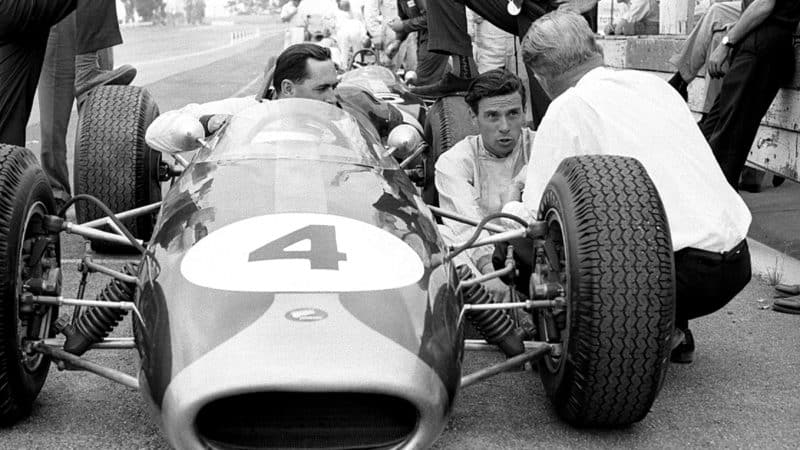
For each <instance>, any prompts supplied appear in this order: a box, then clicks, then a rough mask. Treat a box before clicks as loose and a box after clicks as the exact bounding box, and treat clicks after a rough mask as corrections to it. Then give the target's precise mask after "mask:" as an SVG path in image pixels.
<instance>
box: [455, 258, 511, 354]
mask: <svg viewBox="0 0 800 450" xmlns="http://www.w3.org/2000/svg"><path fill="white" fill-rule="evenodd" d="M456 274H457V275H458V278H459V280H461V281H466V280H469V279H471V278H474V275H473V274H472V270H470V269H469V267H467V266H465V265H461V266H458V267H457V268H456ZM461 294H462V295H463V296H464V303H469V304H474V305H483V304H487V303H492V302H493V300H492V296H491V294H489V292H488V291H487V290H486V288H484V287H483V285H481V284H475V285H472V286H469V287H462V288H461ZM467 319H469V321H470V323H472V325H473V326H474V327H475V329H477V330H478V332H479V333H480V334H481V336H483V338H484V339H486V342H488V343H490V344H495V345H497V346H498V347H500V350H502V351H503V353H505V354H506V356H509V357H511V356H514V355H518V354H520V353H522V352H524V351H525V344H524V343H523V339H522V335H523V332H522V330H521V329H518V328H517V327H516V326H515V325H514V321H513V320H511V316H509V315H508V313H507V312H505V311H503V310H502V309H491V310H480V311H467Z"/></svg>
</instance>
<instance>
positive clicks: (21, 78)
mask: <svg viewBox="0 0 800 450" xmlns="http://www.w3.org/2000/svg"><path fill="white" fill-rule="evenodd" d="M76 8H77V11H76V20H77V23H78V26H77V31H76V36H75V39H76V47H77V52H78V53H79V54H80V53H88V52H91V51H96V50H98V49H101V48H107V47H112V46H114V45H118V44H120V43H121V42H122V37H121V36H120V33H119V24H118V23H117V13H116V4H115V3H114V2H112V1H106V0H0V86H2V89H0V143H4V144H13V145H18V146H24V145H25V127H26V125H27V122H28V118H29V117H30V113H31V108H32V106H33V97H34V95H35V93H36V86H37V84H38V82H39V74H40V72H41V70H42V63H43V61H44V54H45V49H46V47H47V37H48V35H49V34H50V27H52V26H53V25H55V24H57V23H58V22H59V21H61V20H62V19H63V18H64V17H66V16H67V14H69V13H70V12H71V11H73V10H75V9H76ZM112 13H113V16H112Z"/></svg>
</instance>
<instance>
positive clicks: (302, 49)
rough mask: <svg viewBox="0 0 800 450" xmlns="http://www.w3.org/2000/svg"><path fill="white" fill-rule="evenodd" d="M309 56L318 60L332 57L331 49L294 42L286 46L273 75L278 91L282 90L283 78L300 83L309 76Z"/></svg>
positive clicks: (274, 84) (273, 82)
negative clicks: (307, 62) (307, 61)
mask: <svg viewBox="0 0 800 450" xmlns="http://www.w3.org/2000/svg"><path fill="white" fill-rule="evenodd" d="M309 58H312V59H315V60H317V61H328V60H330V59H331V50H330V49H329V48H327V47H323V46H321V45H317V44H309V43H302V44H294V45H291V46H289V47H287V48H286V50H284V51H283V52H282V53H281V54H280V56H278V60H277V61H276V62H275V72H274V75H273V77H272V86H273V87H274V88H275V91H276V92H280V91H281V83H282V82H283V80H289V81H292V82H294V83H300V82H302V81H303V80H305V79H306V78H308V71H307V70H306V69H307V66H308V64H306V60H308V59H309Z"/></svg>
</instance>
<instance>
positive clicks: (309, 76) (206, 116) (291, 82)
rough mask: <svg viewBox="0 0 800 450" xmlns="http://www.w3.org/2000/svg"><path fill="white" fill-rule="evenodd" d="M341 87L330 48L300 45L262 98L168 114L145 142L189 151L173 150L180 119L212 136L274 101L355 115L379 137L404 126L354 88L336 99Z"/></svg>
mask: <svg viewBox="0 0 800 450" xmlns="http://www.w3.org/2000/svg"><path fill="white" fill-rule="evenodd" d="M338 84H339V80H338V76H337V73H336V66H335V64H334V62H333V60H331V53H330V49H328V48H326V47H322V46H320V45H317V44H313V43H302V44H295V45H292V46H290V47H288V48H287V49H286V50H284V51H283V52H282V53H281V54H280V55H279V56H278V59H277V61H276V62H275V70H274V72H273V79H272V83H271V89H268V90H267V92H263V93H259V95H258V96H257V97H254V96H250V97H237V98H228V99H224V100H218V101H213V102H209V103H204V104H197V103H192V104H189V105H186V106H184V107H183V108H181V109H179V110H175V111H169V112H167V113H164V114H162V115H161V116H159V117H158V118H156V120H155V121H153V123H152V124H150V127H148V129H147V133H146V140H147V142H148V144H150V146H151V147H154V148H165V149H172V150H174V151H183V150H189V149H187V148H173V147H174V146H175V143H174V140H173V139H172V138H171V133H172V132H173V127H174V126H175V123H176V118H177V117H179V116H186V115H188V116H191V117H193V118H195V119H197V120H198V121H199V122H200V124H202V126H203V128H204V130H205V132H206V134H207V135H208V134H211V133H213V132H214V131H216V130H217V129H218V128H219V127H220V126H221V125H222V123H223V122H224V121H225V120H226V119H227V118H228V117H230V116H231V115H234V114H236V113H238V112H239V111H242V110H244V109H247V108H249V107H251V106H253V105H255V104H257V103H258V102H261V101H263V100H264V99H267V100H268V99H271V98H273V97H274V98H275V99H285V98H306V99H311V100H319V101H322V102H325V103H329V104H332V105H335V106H338V107H340V108H342V109H344V110H345V111H347V112H348V113H350V114H351V115H353V116H354V117H355V118H356V120H357V121H359V122H360V123H362V125H363V124H365V123H368V126H369V125H371V126H374V128H375V131H377V134H378V136H376V137H385V136H387V135H388V133H389V131H391V129H392V128H394V127H395V126H397V125H399V124H401V123H404V117H403V114H402V113H401V112H400V110H399V109H397V108H395V107H394V106H393V105H390V104H388V103H385V102H382V103H374V102H370V101H361V100H362V99H361V97H362V96H368V95H369V94H368V93H366V92H357V93H353V92H352V89H353V88H351V89H350V90H348V92H346V93H345V92H343V93H342V94H346V95H337V92H336V87H337V86H338ZM373 99H374V97H373ZM366 107H369V111H365V108H366ZM187 144H193V143H187Z"/></svg>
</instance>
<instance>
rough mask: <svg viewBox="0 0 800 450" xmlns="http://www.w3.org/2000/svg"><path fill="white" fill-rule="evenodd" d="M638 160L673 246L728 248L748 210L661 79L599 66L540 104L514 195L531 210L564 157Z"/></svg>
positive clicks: (741, 231)
mask: <svg viewBox="0 0 800 450" xmlns="http://www.w3.org/2000/svg"><path fill="white" fill-rule="evenodd" d="M590 154H606V155H620V156H629V157H633V158H636V159H638V160H639V161H640V162H641V163H642V165H643V166H644V168H645V169H646V170H647V172H648V174H649V175H650V178H651V179H652V180H653V183H654V184H655V186H656V189H658V192H659V195H660V196H661V201H662V203H663V204H664V209H665V211H666V214H667V220H668V222H669V226H670V231H671V233H672V245H673V249H674V251H678V250H680V249H683V248H686V247H693V248H697V249H701V250H707V251H712V252H724V251H728V250H730V249H731V248H733V247H734V246H735V245H736V244H738V243H739V242H740V241H741V240H742V239H744V238H745V237H746V236H747V230H748V228H749V227H750V221H751V215H750V211H749V210H748V209H747V206H746V205H745V203H744V202H743V201H742V199H741V197H740V196H739V195H738V194H737V193H736V192H735V191H734V190H733V189H732V188H731V186H730V185H729V184H728V182H727V181H726V179H725V177H724V175H723V174H722V170H721V169H720V168H719V164H718V163H717V161H716V159H715V158H714V155H713V154H712V152H711V148H710V147H709V146H708V143H707V142H706V140H705V138H704V137H703V135H702V133H701V132H700V129H699V127H698V126H697V124H696V122H695V120H694V117H693V116H692V114H691V112H690V111H689V108H688V107H687V105H686V103H685V102H684V101H683V99H682V98H681V97H680V96H679V95H678V94H677V93H676V92H675V91H674V89H672V87H670V86H669V85H668V84H667V83H666V82H664V81H663V80H661V79H659V78H657V77H655V76H653V75H649V74H646V73H641V72H635V71H627V70H623V71H613V70H611V69H607V68H604V67H601V68H597V69H594V70H592V71H590V72H589V73H587V74H586V75H585V76H584V77H583V78H582V79H581V80H580V81H579V82H578V83H577V85H576V86H575V87H573V88H570V89H568V90H567V91H565V92H564V93H562V94H561V95H560V96H558V97H557V98H556V99H555V100H554V101H553V102H552V103H551V104H550V106H549V107H548V110H547V113H546V115H545V117H544V119H543V120H542V123H541V125H540V126H539V129H538V130H537V133H536V139H535V141H534V142H533V150H532V151H531V163H530V164H529V166H528V173H527V179H526V183H525V190H524V192H523V196H522V200H523V203H524V206H525V207H526V209H527V210H528V211H531V212H533V213H534V214H535V212H536V211H538V208H539V203H540V200H541V197H542V194H543V193H544V189H545V187H546V186H547V183H548V182H549V180H550V178H551V177H552V176H553V174H554V173H555V170H556V168H557V167H558V165H559V163H560V162H561V161H562V160H563V159H564V158H566V157H569V156H577V155H590Z"/></svg>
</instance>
